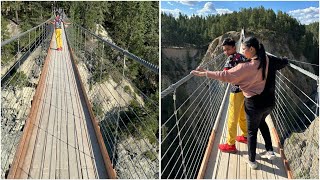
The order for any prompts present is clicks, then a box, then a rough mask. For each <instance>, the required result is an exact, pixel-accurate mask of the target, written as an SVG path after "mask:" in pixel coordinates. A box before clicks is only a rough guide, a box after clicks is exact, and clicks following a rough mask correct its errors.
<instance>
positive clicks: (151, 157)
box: [144, 150, 157, 161]
mask: <svg viewBox="0 0 320 180" xmlns="http://www.w3.org/2000/svg"><path fill="white" fill-rule="evenodd" d="M144 155H145V156H146V157H147V158H149V159H150V160H151V161H154V160H156V159H157V156H156V155H155V154H154V152H152V151H150V150H149V151H146V152H145V153H144Z"/></svg>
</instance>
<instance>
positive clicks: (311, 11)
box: [288, 7, 319, 24]
mask: <svg viewBox="0 0 320 180" xmlns="http://www.w3.org/2000/svg"><path fill="white" fill-rule="evenodd" d="M288 14H289V15H291V16H292V17H294V18H296V19H298V20H299V21H300V22H301V24H310V23H313V22H319V8H317V7H308V8H305V9H296V10H292V11H289V12H288Z"/></svg>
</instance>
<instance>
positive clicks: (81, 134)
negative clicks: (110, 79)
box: [71, 79, 90, 179]
mask: <svg viewBox="0 0 320 180" xmlns="http://www.w3.org/2000/svg"><path fill="white" fill-rule="evenodd" d="M72 82H73V86H75V88H74V89H73V90H74V91H73V92H71V93H72V94H74V96H75V98H76V104H75V106H74V107H73V109H74V112H75V115H77V116H79V117H78V118H76V122H75V125H76V128H75V129H76V132H77V136H76V137H77V148H78V152H77V155H78V158H79V160H80V163H79V167H78V168H79V170H80V172H81V177H82V178H84V179H87V178H89V176H88V169H87V163H90V162H87V160H86V157H85V155H84V153H83V152H84V143H83V140H84V139H86V138H87V137H86V134H85V131H84V130H83V129H82V124H83V110H82V109H81V107H80V106H81V105H80V104H79V103H80V102H79V101H80V99H79V95H78V94H77V93H76V92H75V91H76V90H77V88H76V84H75V79H73V81H72Z"/></svg>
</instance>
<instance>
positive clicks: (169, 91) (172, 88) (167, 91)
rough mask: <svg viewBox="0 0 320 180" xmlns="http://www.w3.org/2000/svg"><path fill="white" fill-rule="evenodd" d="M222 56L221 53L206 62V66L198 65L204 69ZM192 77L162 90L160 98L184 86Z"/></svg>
mask: <svg viewBox="0 0 320 180" xmlns="http://www.w3.org/2000/svg"><path fill="white" fill-rule="evenodd" d="M222 55H224V54H223V53H221V54H219V55H217V56H216V57H214V58H213V60H211V61H209V62H207V63H206V64H203V65H200V67H205V66H207V65H209V64H211V62H213V61H215V60H216V59H217V58H220V57H221V56H222ZM193 76H194V75H193V74H188V75H187V76H185V77H183V78H182V79H180V80H179V81H178V82H176V83H174V84H171V85H170V86H169V87H168V88H167V89H165V90H163V91H162V92H161V98H164V97H166V96H167V95H168V94H170V93H172V92H173V91H174V90H175V89H177V88H178V87H179V86H181V85H182V84H184V83H185V82H187V81H188V80H189V79H191V78H192V77H193Z"/></svg>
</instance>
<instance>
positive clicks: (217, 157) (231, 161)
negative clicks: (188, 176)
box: [204, 95, 287, 179]
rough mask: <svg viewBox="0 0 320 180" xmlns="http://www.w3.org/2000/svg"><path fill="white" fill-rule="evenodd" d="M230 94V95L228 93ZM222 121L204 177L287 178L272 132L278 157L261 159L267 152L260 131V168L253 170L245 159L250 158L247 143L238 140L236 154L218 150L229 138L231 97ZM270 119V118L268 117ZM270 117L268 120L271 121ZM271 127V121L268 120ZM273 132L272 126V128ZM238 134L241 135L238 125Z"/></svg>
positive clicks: (258, 142)
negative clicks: (228, 123)
mask: <svg viewBox="0 0 320 180" xmlns="http://www.w3.org/2000/svg"><path fill="white" fill-rule="evenodd" d="M228 96H229V95H228ZM226 101H227V102H226V104H225V107H224V111H223V114H222V116H221V121H220V122H219V126H218V128H217V129H218V130H217V132H216V136H215V137H216V138H215V142H214V145H213V148H212V152H211V154H210V157H209V161H208V165H207V168H206V171H205V173H204V179H287V175H286V172H285V168H284V166H283V163H282V159H281V156H280V154H279V151H278V147H277V143H276V140H275V137H273V134H272V133H271V138H272V141H273V142H272V145H273V148H274V151H275V154H276V156H277V158H276V159H275V160H273V161H271V160H268V159H261V158H260V154H263V153H264V152H265V147H264V140H263V138H262V135H261V133H260V131H258V137H257V151H256V152H257V155H256V160H257V162H258V168H257V169H256V170H252V169H251V168H250V167H249V166H248V165H247V164H246V163H245V160H246V159H247V158H248V155H247V152H248V148H247V145H246V144H243V143H239V142H236V147H237V149H238V152H237V153H235V154H231V153H223V152H221V151H220V150H218V145H219V144H220V143H226V138H227V109H228V104H229V97H228V98H227V99H226ZM267 119H268V118H267ZM270 120H271V119H268V120H267V121H270ZM267 123H268V125H269V128H270V126H271V125H270V124H272V123H270V122H267ZM270 132H271V128H270ZM238 135H241V131H240V128H239V127H238Z"/></svg>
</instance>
